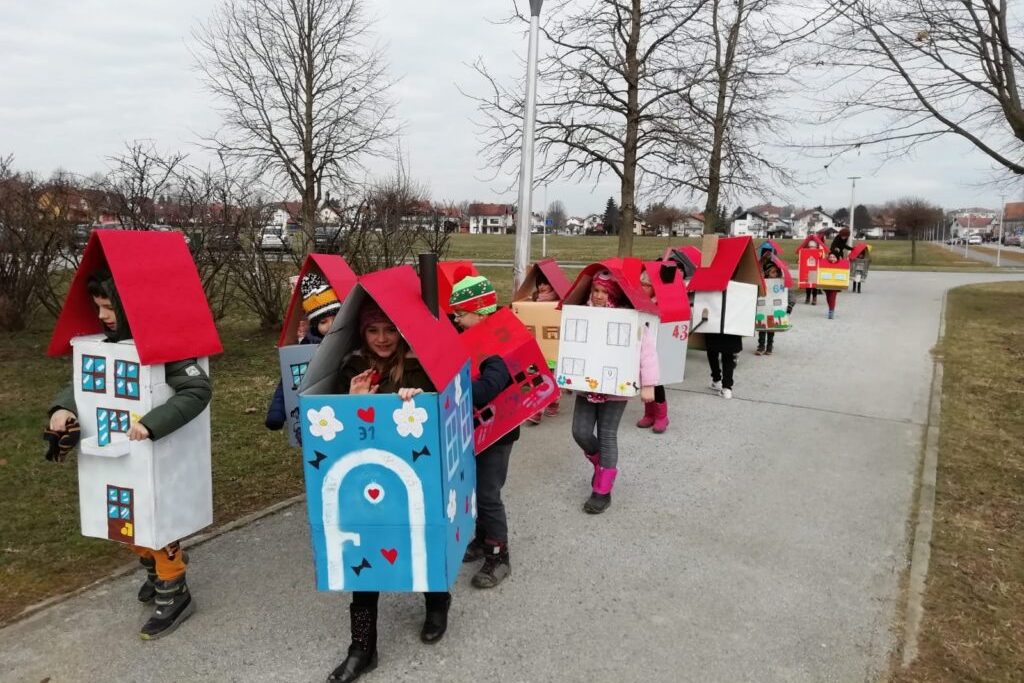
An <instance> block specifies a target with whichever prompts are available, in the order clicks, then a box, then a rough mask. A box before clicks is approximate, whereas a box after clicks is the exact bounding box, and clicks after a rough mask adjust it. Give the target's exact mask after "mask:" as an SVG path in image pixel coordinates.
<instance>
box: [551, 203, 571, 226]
mask: <svg viewBox="0 0 1024 683" xmlns="http://www.w3.org/2000/svg"><path fill="white" fill-rule="evenodd" d="M548 220H549V221H551V227H553V228H554V229H555V230H556V231H559V232H560V231H562V230H564V229H565V221H566V220H568V215H567V214H566V212H565V204H563V203H562V202H561V201H559V200H557V199H556V200H555V201H553V202H551V204H550V205H549V206H548Z"/></svg>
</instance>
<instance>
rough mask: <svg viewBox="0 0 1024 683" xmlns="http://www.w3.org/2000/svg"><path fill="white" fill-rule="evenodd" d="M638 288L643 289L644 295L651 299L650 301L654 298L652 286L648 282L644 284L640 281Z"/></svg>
mask: <svg viewBox="0 0 1024 683" xmlns="http://www.w3.org/2000/svg"><path fill="white" fill-rule="evenodd" d="M640 286H641V287H643V289H644V294H646V295H647V296H649V297H651V298H652V299H653V298H654V285H652V284H651V283H650V282H644V281H643V280H641V281H640Z"/></svg>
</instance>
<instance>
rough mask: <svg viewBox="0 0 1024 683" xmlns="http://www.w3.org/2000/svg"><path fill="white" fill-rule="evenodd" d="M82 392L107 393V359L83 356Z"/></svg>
mask: <svg viewBox="0 0 1024 683" xmlns="http://www.w3.org/2000/svg"><path fill="white" fill-rule="evenodd" d="M82 391H90V392H92V393H94V394H105V393H107V359H106V358H104V357H103V356H86V355H83V356H82Z"/></svg>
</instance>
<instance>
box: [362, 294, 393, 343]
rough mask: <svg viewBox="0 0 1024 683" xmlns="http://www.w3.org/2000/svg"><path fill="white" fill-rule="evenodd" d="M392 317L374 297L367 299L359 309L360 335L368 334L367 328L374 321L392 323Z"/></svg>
mask: <svg viewBox="0 0 1024 683" xmlns="http://www.w3.org/2000/svg"><path fill="white" fill-rule="evenodd" d="M390 322H391V318H389V317H388V315H387V313H385V312H384V310H383V309H381V307H380V306H378V305H377V302H376V301H374V300H373V299H367V300H366V301H365V302H364V303H363V306H362V308H360V309H359V336H363V335H364V334H366V328H368V327H369V326H370V325H373V324H374V323H390Z"/></svg>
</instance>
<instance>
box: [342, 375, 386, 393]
mask: <svg viewBox="0 0 1024 683" xmlns="http://www.w3.org/2000/svg"><path fill="white" fill-rule="evenodd" d="M373 374H374V373H373V370H366V371H364V372H360V373H359V374H358V375H356V376H355V377H353V378H352V381H351V382H349V385H348V393H350V394H376V393H377V387H378V386H379V385H377V384H374V383H373Z"/></svg>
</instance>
